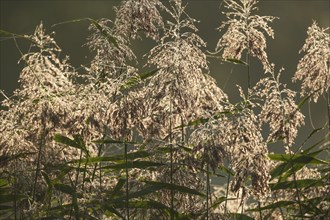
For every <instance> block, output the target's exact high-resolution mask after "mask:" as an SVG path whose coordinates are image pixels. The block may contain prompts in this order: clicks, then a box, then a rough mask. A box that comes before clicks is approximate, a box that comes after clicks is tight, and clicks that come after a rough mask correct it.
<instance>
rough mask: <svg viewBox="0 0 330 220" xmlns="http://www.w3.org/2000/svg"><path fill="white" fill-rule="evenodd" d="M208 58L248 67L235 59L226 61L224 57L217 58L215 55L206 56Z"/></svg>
mask: <svg viewBox="0 0 330 220" xmlns="http://www.w3.org/2000/svg"><path fill="white" fill-rule="evenodd" d="M206 56H207V57H210V58H215V59H219V60H220V61H222V62H227V63H232V64H240V65H244V66H248V64H247V63H246V62H244V61H242V60H238V59H235V58H227V59H224V58H223V57H222V56H215V55H206Z"/></svg>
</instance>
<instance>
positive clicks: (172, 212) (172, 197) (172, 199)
mask: <svg viewBox="0 0 330 220" xmlns="http://www.w3.org/2000/svg"><path fill="white" fill-rule="evenodd" d="M172 89H173V86H172ZM170 96H171V98H170V113H171V114H172V90H171V94H170ZM169 138H170V151H171V152H170V154H171V155H170V157H171V158H170V183H171V185H172V184H173V144H172V141H173V140H172V118H171V115H170V137H169ZM171 220H174V191H173V189H172V188H171Z"/></svg>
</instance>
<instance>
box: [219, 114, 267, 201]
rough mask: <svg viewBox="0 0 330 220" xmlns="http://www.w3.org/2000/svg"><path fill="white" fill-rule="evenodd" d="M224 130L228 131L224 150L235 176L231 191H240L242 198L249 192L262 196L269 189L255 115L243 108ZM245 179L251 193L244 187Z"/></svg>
mask: <svg viewBox="0 0 330 220" xmlns="http://www.w3.org/2000/svg"><path fill="white" fill-rule="evenodd" d="M226 127H227V129H228V130H230V135H229V136H228V139H229V141H228V149H227V151H228V152H229V154H230V158H231V162H232V169H233V170H234V173H235V176H234V180H233V181H232V185H231V189H232V191H234V192H238V191H239V190H240V189H242V190H243V191H242V197H245V194H246V193H248V194H249V193H250V192H251V193H252V194H254V195H255V196H257V197H264V196H266V195H267V194H268V193H269V190H270V189H269V186H268V181H269V169H270V166H269V159H268V157H267V154H268V150H267V146H266V144H265V143H264V141H263V138H262V135H261V129H260V126H259V125H258V120H257V116H256V115H255V114H254V113H253V111H252V110H251V109H249V108H245V109H243V110H241V112H240V113H239V114H238V115H235V117H234V118H233V119H232V120H231V122H230V123H228V125H227V126H226ZM249 177H251V178H252V183H251V184H252V190H249V189H248V188H247V187H246V186H245V185H244V183H245V181H246V180H247V179H248V178H249ZM246 190H247V191H246Z"/></svg>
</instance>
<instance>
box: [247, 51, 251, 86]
mask: <svg viewBox="0 0 330 220" xmlns="http://www.w3.org/2000/svg"><path fill="white" fill-rule="evenodd" d="M246 63H247V80H248V89H250V88H251V77H250V49H248V52H247V55H246Z"/></svg>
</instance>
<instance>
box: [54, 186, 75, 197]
mask: <svg viewBox="0 0 330 220" xmlns="http://www.w3.org/2000/svg"><path fill="white" fill-rule="evenodd" d="M54 188H55V189H56V190H58V191H60V192H62V193H65V194H69V195H71V196H76V195H77V194H76V191H75V189H74V188H72V186H69V185H64V184H59V183H57V184H54Z"/></svg>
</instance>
